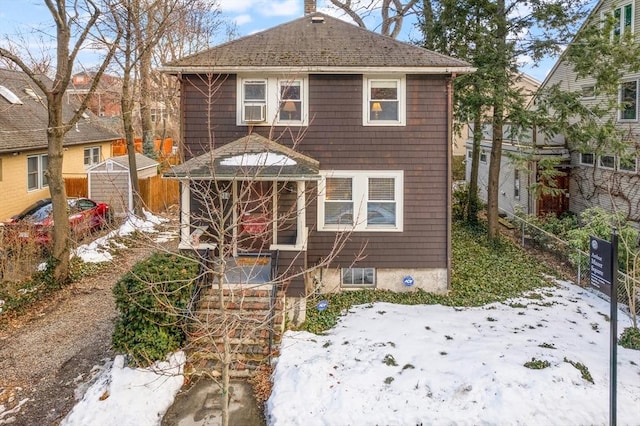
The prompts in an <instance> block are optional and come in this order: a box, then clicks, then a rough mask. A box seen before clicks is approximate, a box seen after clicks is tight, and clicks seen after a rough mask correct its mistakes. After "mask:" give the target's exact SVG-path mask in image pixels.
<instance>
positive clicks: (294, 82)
mask: <svg viewBox="0 0 640 426" xmlns="http://www.w3.org/2000/svg"><path fill="white" fill-rule="evenodd" d="M307 92H308V83H307V78H306V77H305V78H296V79H290V80H287V79H279V78H276V77H267V78H239V79H238V105H237V108H238V110H237V117H238V119H237V124H238V125H254V126H270V125H284V126H305V125H307V124H308V117H307V115H308V114H307V109H308V102H307V98H306V93H307Z"/></svg>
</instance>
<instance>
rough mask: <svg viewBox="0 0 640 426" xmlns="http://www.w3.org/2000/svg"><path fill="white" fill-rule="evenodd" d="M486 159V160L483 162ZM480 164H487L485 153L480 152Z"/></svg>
mask: <svg viewBox="0 0 640 426" xmlns="http://www.w3.org/2000/svg"><path fill="white" fill-rule="evenodd" d="M483 158H484V160H483ZM480 162H481V163H482V164H487V153H486V152H484V151H480Z"/></svg>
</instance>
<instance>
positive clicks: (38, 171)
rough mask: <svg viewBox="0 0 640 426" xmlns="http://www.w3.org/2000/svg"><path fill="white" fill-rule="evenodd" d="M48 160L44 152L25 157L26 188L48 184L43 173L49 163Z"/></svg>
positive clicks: (42, 186) (41, 186)
mask: <svg viewBox="0 0 640 426" xmlns="http://www.w3.org/2000/svg"><path fill="white" fill-rule="evenodd" d="M48 160H49V157H48V156H47V155H46V154H43V155H32V156H29V157H27V188H28V190H29V191H35V190H36V189H42V188H46V187H47V186H49V181H48V179H47V176H46V174H45V172H46V170H47V166H48V164H49V161H48Z"/></svg>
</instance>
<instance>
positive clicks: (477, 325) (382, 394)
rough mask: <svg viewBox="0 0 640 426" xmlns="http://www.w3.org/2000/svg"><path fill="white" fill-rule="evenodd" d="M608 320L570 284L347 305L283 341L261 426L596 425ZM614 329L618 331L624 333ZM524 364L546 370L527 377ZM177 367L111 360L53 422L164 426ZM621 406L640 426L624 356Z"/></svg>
mask: <svg viewBox="0 0 640 426" xmlns="http://www.w3.org/2000/svg"><path fill="white" fill-rule="evenodd" d="M138 221H139V219H137V220H136V219H133V220H130V221H127V222H126V223H125V224H124V225H123V227H121V228H120V230H118V231H114V233H116V234H114V235H111V234H110V235H111V236H110V237H109V236H107V237H104V238H105V242H104V243H103V242H94V243H95V246H92V245H90V246H91V247H87V248H85V249H83V250H84V251H78V252H77V253H78V255H80V256H83V259H85V258H84V254H87V253H91V254H90V255H89V254H87V258H86V259H98V258H99V257H100V253H101V250H103V251H104V252H107V250H108V247H109V244H110V241H111V243H113V241H112V239H113V238H114V237H115V236H117V235H123V234H119V232H128V230H129V229H131V232H133V230H135V229H137V230H140V227H141V224H143V225H142V226H147V225H144V224H150V225H149V229H154V227H153V226H152V225H151V224H153V223H154V222H153V220H152V219H149V217H147V220H143V221H140V222H138ZM129 227H130V228H129ZM112 234H113V233H112ZM167 237H168V236H166V235H158V239H159V240H160V239H162V238H167ZM94 243H92V244H94ZM105 257H106V256H105ZM85 261H93V260H85ZM609 309H610V308H609V303H608V302H607V301H605V300H603V299H602V298H600V297H599V296H598V295H597V294H596V293H594V292H592V291H590V290H585V289H581V288H580V287H577V286H574V285H572V284H570V283H566V282H559V283H558V286H557V287H554V288H545V289H541V290H539V291H536V292H533V293H531V294H530V295H528V296H527V297H521V298H517V299H513V300H510V301H507V302H505V303H494V304H491V305H487V306H483V307H478V308H451V307H444V306H440V305H420V306H402V305H393V304H389V303H375V304H371V305H361V306H355V307H353V308H352V309H350V311H349V313H348V315H346V316H344V317H343V318H341V320H340V322H339V323H338V325H337V326H336V327H335V328H333V329H331V330H329V331H327V332H326V333H325V334H324V335H320V336H319V335H314V334H310V333H307V332H292V331H288V332H286V333H285V336H284V338H283V340H282V347H281V355H280V358H279V359H278V361H277V365H276V369H275V372H274V376H273V379H274V386H273V393H272V395H271V398H270V399H269V401H268V402H267V417H268V424H269V425H270V426H281V425H286V426H290V425H291V426H293V425H304V426H314V425H330V426H333V425H339V426H343V425H358V426H360V425H416V424H424V425H543V424H544V425H606V424H608V422H609V411H608V410H609V407H608V404H609V326H610V324H609V321H608V318H609ZM618 319H619V321H618V332H619V333H620V332H622V330H623V329H624V327H628V326H629V325H630V321H629V317H628V316H627V315H626V314H624V313H622V312H619V313H618ZM531 361H536V362H535V363H536V364H542V363H543V362H547V363H548V366H547V367H546V368H542V369H531V368H527V367H525V366H524V364H525V363H527V362H531ZM570 362H573V363H574V364H575V365H572V364H571V363H570ZM183 363H184V354H182V353H178V354H174V355H173V356H171V357H170V358H169V360H168V361H167V362H164V363H159V364H157V365H156V368H155V369H131V368H128V367H124V366H123V358H122V357H121V356H118V357H116V359H115V361H114V362H113V365H112V366H111V365H107V366H106V368H104V369H103V372H102V373H100V374H99V375H98V376H97V378H96V379H95V381H94V382H92V383H91V384H90V386H89V388H88V390H87V391H86V393H84V396H83V397H82V400H81V401H80V402H79V403H78V404H77V405H76V406H75V407H74V409H73V410H72V412H71V413H70V414H69V416H68V417H67V418H66V419H65V420H64V421H63V423H62V424H63V425H67V426H72V425H89V424H90V425H105V426H106V425H113V426H126V425H160V423H161V419H162V416H163V415H164V413H165V412H166V410H167V409H168V407H169V406H170V405H171V403H172V401H173V398H174V396H175V394H176V392H177V391H178V390H179V388H180V386H181V385H182V380H183V378H182V364H183ZM578 363H581V364H582V365H584V366H585V367H586V368H587V369H588V372H589V373H590V375H591V377H592V379H593V382H594V383H590V382H589V381H587V380H586V379H585V378H583V377H582V373H581V371H580V370H579V367H580V364H578ZM85 388H86V384H85ZM83 390H84V389H83ZM617 399H618V411H617V420H618V424H620V425H630V426H638V425H640V352H639V351H633V350H629V349H625V348H622V347H620V346H618V385H617ZM2 410H3V407H2V406H0V413H2ZM1 418H2V416H0V419H1ZM0 423H1V422H0Z"/></svg>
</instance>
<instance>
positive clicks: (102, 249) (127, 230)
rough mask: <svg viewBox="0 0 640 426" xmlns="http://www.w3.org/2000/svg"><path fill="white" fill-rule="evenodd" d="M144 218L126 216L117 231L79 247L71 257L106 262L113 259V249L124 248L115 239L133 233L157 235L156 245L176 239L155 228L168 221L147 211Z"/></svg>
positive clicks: (88, 261)
mask: <svg viewBox="0 0 640 426" xmlns="http://www.w3.org/2000/svg"><path fill="white" fill-rule="evenodd" d="M144 215H145V218H144V219H142V218H139V217H137V216H134V215H129V216H127V218H126V220H125V221H124V223H123V224H122V225H121V226H120V228H118V229H114V230H113V231H111V232H109V233H108V234H107V235H105V236H103V237H100V238H97V239H96V240H94V241H92V242H90V243H88V244H83V245H81V246H79V247H78V248H77V249H75V250H74V251H73V253H72V254H71V255H72V256H78V257H80V258H81V259H82V261H83V262H86V263H90V262H92V263H100V262H108V261H110V260H112V259H113V257H112V255H111V253H110V251H111V250H113V249H114V248H124V246H123V245H122V244H121V243H119V242H117V241H116V238H117V237H124V236H127V235H131V234H133V233H134V232H145V233H150V234H155V233H157V234H158V236H157V238H156V239H155V242H157V243H163V242H167V241H169V240H171V239H173V238H175V237H176V234H175V232H174V233H159V232H158V230H157V229H156V227H157V226H158V225H160V224H162V223H164V222H167V221H168V219H165V218H161V217H158V216H155V215H153V214H152V213H150V212H148V211H146V210H145V211H144Z"/></svg>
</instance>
